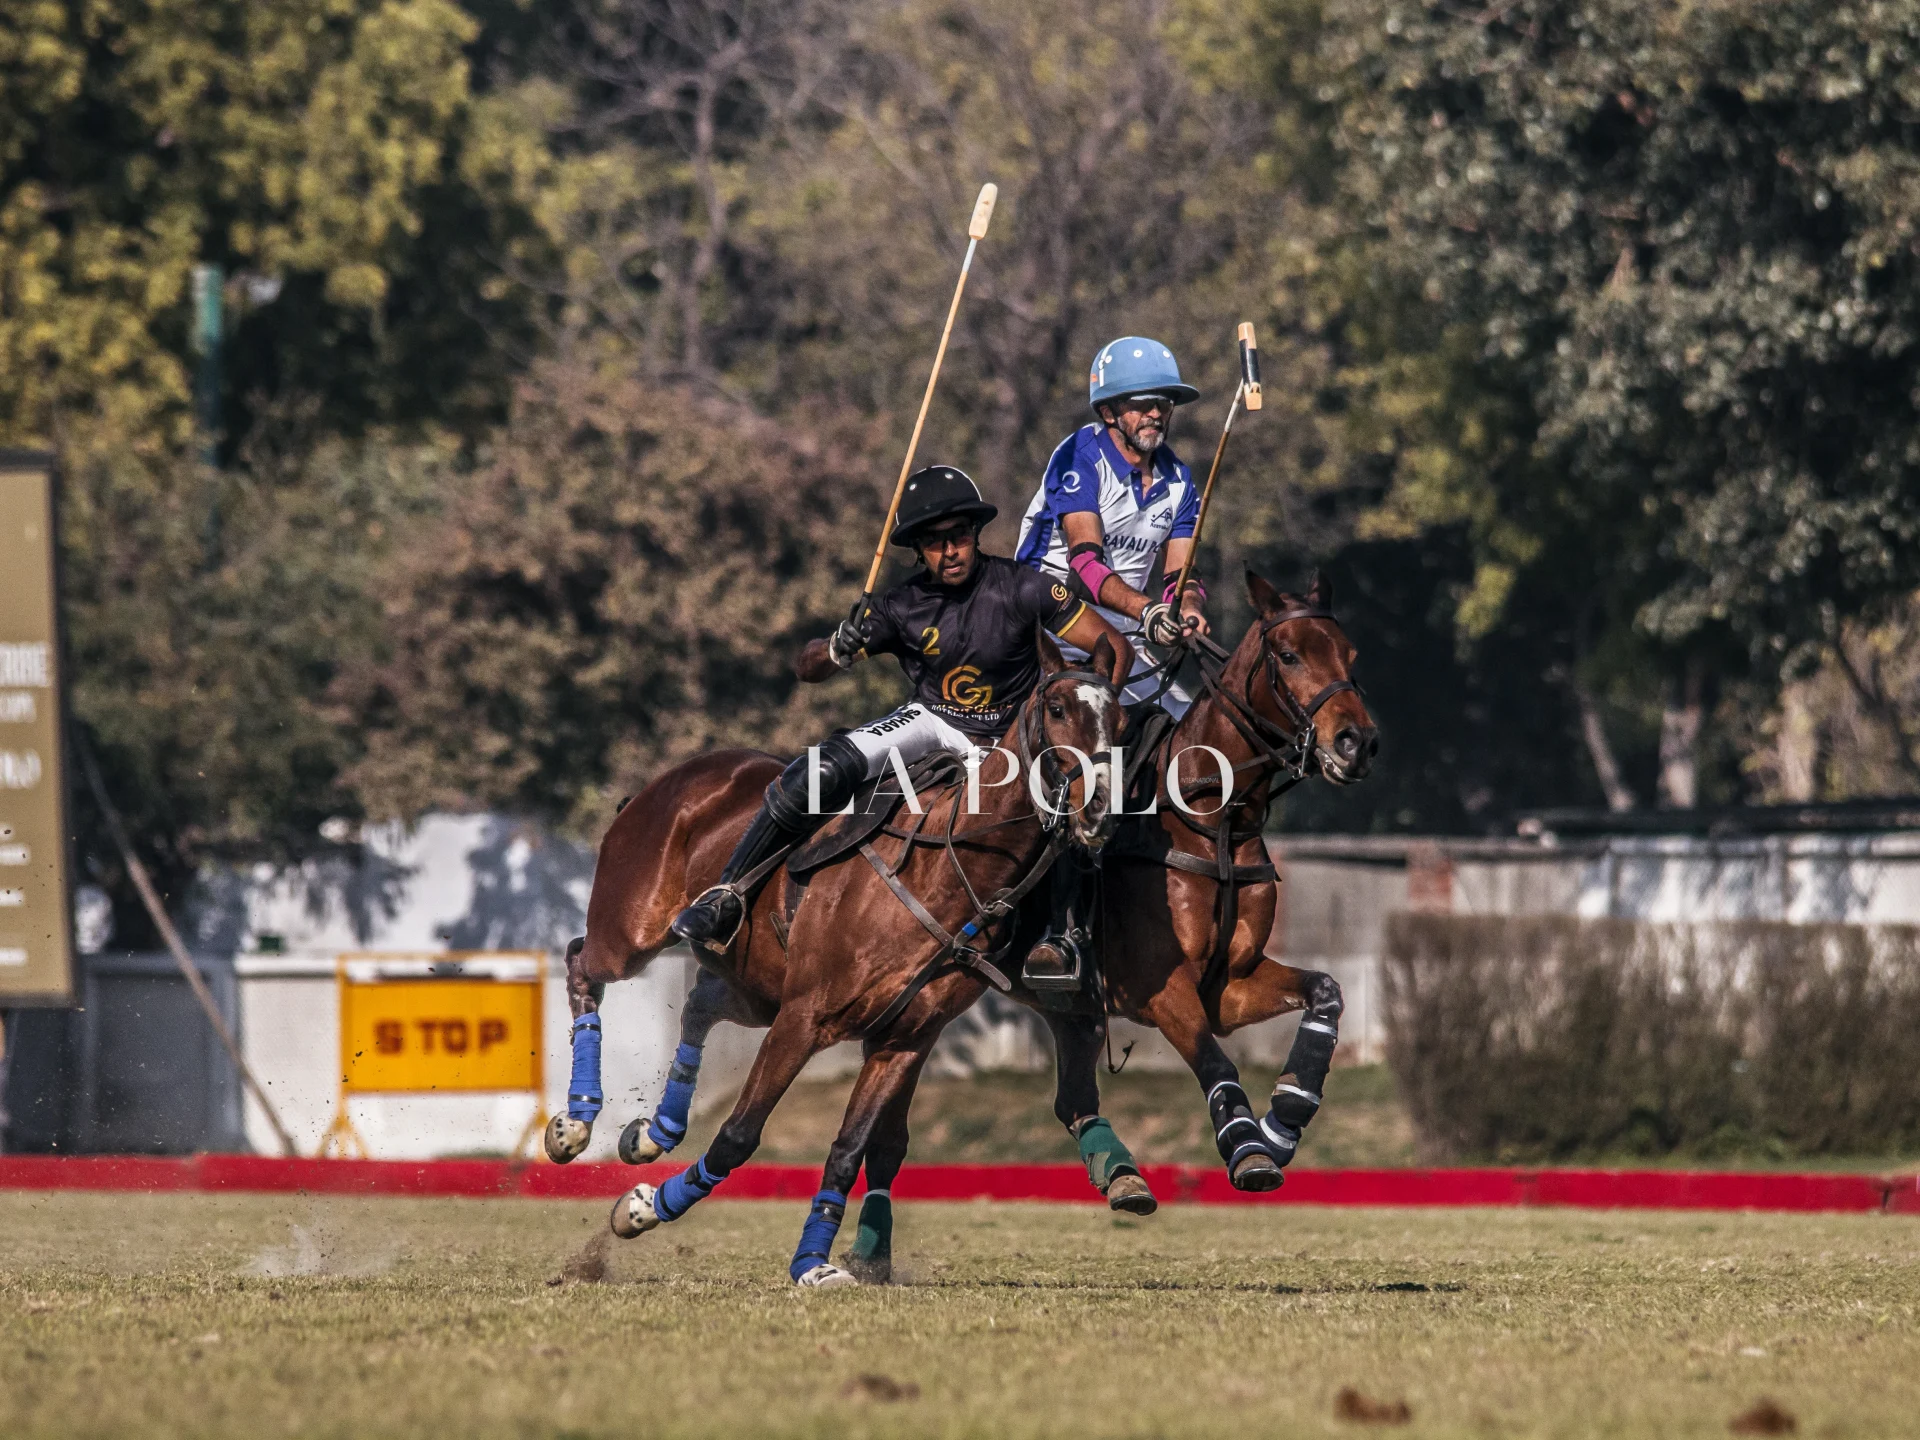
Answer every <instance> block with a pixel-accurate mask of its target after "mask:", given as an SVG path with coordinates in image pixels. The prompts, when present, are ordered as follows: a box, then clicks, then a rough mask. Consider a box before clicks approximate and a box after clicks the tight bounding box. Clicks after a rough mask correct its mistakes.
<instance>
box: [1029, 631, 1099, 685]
mask: <svg viewBox="0 0 1920 1440" xmlns="http://www.w3.org/2000/svg"><path fill="white" fill-rule="evenodd" d="M1035 628H1036V629H1039V630H1040V639H1039V646H1040V673H1041V674H1042V675H1058V674H1059V673H1060V672H1061V671H1062V670H1064V669H1066V668H1067V662H1066V659H1065V657H1064V656H1062V655H1061V653H1060V647H1059V646H1058V645H1056V644H1054V643H1053V636H1051V635H1049V634H1048V633H1047V632H1046V631H1045V630H1044V629H1041V628H1040V627H1037V626H1036V627H1035ZM1101 638H1102V639H1104V638H1105V637H1104V636H1102V637H1101Z"/></svg>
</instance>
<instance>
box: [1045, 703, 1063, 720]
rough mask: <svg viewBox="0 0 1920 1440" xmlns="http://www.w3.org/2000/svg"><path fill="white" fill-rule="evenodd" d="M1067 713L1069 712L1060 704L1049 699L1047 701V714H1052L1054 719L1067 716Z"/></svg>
mask: <svg viewBox="0 0 1920 1440" xmlns="http://www.w3.org/2000/svg"><path fill="white" fill-rule="evenodd" d="M1066 713H1067V712H1066V711H1065V710H1064V709H1062V708H1061V707H1060V706H1059V705H1058V704H1056V703H1054V702H1053V701H1051V700H1049V701H1048V702H1047V714H1049V715H1051V716H1052V717H1053V718H1054V719H1056V720H1059V719H1062V718H1064V717H1065V715H1066Z"/></svg>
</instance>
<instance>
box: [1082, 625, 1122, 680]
mask: <svg viewBox="0 0 1920 1440" xmlns="http://www.w3.org/2000/svg"><path fill="white" fill-rule="evenodd" d="M1117 658H1118V657H1117V656H1115V655H1114V653H1113V642H1112V641H1111V640H1109V639H1108V638H1107V637H1106V636H1104V635H1102V636H1101V637H1100V638H1099V639H1098V640H1096V641H1094V642H1093V654H1091V655H1089V656H1088V657H1087V668H1088V669H1089V670H1091V671H1093V673H1094V674H1096V675H1111V674H1113V662H1114V660H1115V659H1117Z"/></svg>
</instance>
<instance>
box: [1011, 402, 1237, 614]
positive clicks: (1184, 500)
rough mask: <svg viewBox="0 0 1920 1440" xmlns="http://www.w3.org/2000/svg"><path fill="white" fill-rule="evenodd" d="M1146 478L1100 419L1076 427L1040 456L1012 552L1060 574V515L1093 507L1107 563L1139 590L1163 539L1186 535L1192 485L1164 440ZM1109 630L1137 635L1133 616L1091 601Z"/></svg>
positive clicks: (1196, 505) (1193, 502) (1063, 544)
mask: <svg viewBox="0 0 1920 1440" xmlns="http://www.w3.org/2000/svg"><path fill="white" fill-rule="evenodd" d="M1152 469H1153V476H1152V479H1151V483H1148V482H1147V480H1146V477H1143V476H1142V475H1141V473H1140V472H1139V471H1138V470H1135V469H1134V468H1133V467H1132V466H1131V465H1129V464H1128V463H1127V462H1126V461H1125V460H1124V459H1122V458H1121V455H1120V451H1119V449H1118V448H1117V447H1116V446H1115V445H1114V443H1113V437H1112V436H1111V435H1109V434H1108V433H1107V427H1106V426H1104V425H1097V424H1096V425H1083V426H1081V427H1080V429H1078V430H1076V431H1074V432H1073V434H1071V435H1069V436H1068V437H1067V438H1066V439H1064V440H1062V441H1061V442H1060V445H1059V448H1057V449H1056V450H1055V451H1054V452H1053V458H1052V459H1051V460H1049V461H1048V462H1047V473H1046V477H1045V478H1044V479H1043V480H1042V481H1041V482H1040V490H1039V493H1038V494H1036V495H1035V496H1034V497H1033V501H1032V503H1031V504H1029V505H1028V506H1027V513H1026V515H1025V516H1024V517H1023V518H1022V519H1021V521H1020V545H1019V548H1018V549H1017V550H1015V552H1014V558H1015V559H1016V560H1018V561H1020V563H1021V564H1023V565H1030V566H1032V567H1033V568H1034V569H1035V570H1039V571H1042V572H1044V573H1046V574H1049V575H1054V576H1058V577H1059V578H1061V579H1067V578H1068V577H1069V576H1070V574H1071V572H1070V571H1069V570H1068V569H1067V549H1068V546H1067V532H1066V529H1065V527H1064V526H1063V525H1062V524H1061V517H1062V516H1065V515H1070V514H1072V513H1073V512H1075V511H1077V510H1079V511H1087V510H1091V511H1096V512H1098V514H1099V516H1100V528H1101V530H1102V532H1103V533H1104V534H1105V536H1106V547H1107V564H1108V566H1109V567H1110V568H1111V569H1112V570H1113V573H1114V574H1116V575H1118V576H1119V577H1120V578H1121V579H1122V580H1124V581H1126V582H1127V584H1129V585H1131V586H1132V587H1133V588H1134V589H1136V590H1141V591H1144V590H1145V589H1146V588H1147V581H1148V579H1149V577H1150V576H1152V574H1153V567H1154V564H1155V562H1156V561H1157V560H1158V559H1159V558H1160V550H1161V547H1163V546H1164V545H1165V544H1166V543H1167V541H1169V540H1177V539H1181V538H1184V537H1187V536H1191V535H1192V534H1193V525H1194V521H1195V519H1197V518H1198V516H1199V514H1200V489H1199V487H1198V486H1197V485H1195V484H1194V483H1193V475H1192V473H1191V472H1190V471H1189V470H1188V469H1187V467H1186V465H1185V464H1183V463H1182V462H1181V460H1180V457H1179V456H1178V455H1175V454H1174V453H1173V450H1172V448H1171V447H1170V446H1167V445H1162V446H1161V447H1160V448H1159V450H1157V451H1155V452H1154V455H1153V460H1152ZM1099 608H1100V613H1101V614H1102V615H1104V616H1106V618H1107V620H1108V622H1109V623H1111V624H1112V625H1113V626H1114V627H1115V628H1116V629H1119V630H1121V631H1124V632H1126V633H1128V634H1137V633H1138V632H1139V629H1140V622H1139V621H1137V620H1130V619H1128V618H1127V617H1126V616H1124V615H1121V614H1118V613H1116V612H1115V611H1112V610H1108V609H1107V608H1105V607H1104V606H1101V607H1099Z"/></svg>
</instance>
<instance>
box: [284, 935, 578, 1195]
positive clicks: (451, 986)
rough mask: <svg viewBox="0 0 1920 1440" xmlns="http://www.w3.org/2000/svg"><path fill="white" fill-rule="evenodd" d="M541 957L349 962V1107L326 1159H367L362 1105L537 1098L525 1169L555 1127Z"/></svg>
mask: <svg viewBox="0 0 1920 1440" xmlns="http://www.w3.org/2000/svg"><path fill="white" fill-rule="evenodd" d="M546 963H547V957H546V956H545V955H544V954H541V953H540V952H538V951H451V952H447V953H444V954H429V955H393V954H385V955H342V956H341V957H340V959H339V962H338V964H337V966H336V967H335V976H336V986H337V989H338V993H339V1010H340V1098H339V1104H338V1106H337V1108H336V1109H335V1111H334V1117H333V1124H332V1125H331V1126H329V1127H328V1129H327V1133H326V1137H325V1138H324V1139H322V1140H321V1142H320V1152H319V1153H320V1154H321V1155H323V1156H324V1155H330V1154H334V1153H338V1154H341V1155H349V1154H353V1153H355V1152H358V1153H359V1154H360V1155H362V1156H364V1155H366V1153H367V1145H366V1141H365V1140H364V1139H362V1138H361V1135H360V1132H359V1131H358V1130H356V1129H355V1128H354V1124H353V1117H352V1115H351V1114H350V1113H349V1109H348V1102H349V1100H350V1099H351V1097H353V1096H355V1095H421V1094H441V1093H451V1094H473V1093H479V1092H487V1093H495V1094H511V1093H515V1092H527V1093H531V1094H532V1095H533V1097H534V1114H533V1118H532V1119H531V1120H529V1121H528V1122H527V1125H526V1128H525V1129H524V1130H522V1131H521V1132H520V1138H519V1140H518V1141H517V1142H516V1143H515V1145H514V1147H513V1157H514V1158H515V1159H518V1158H519V1157H520V1155H521V1153H522V1152H523V1151H524V1150H525V1149H526V1148H527V1142H528V1141H529V1140H531V1139H532V1138H533V1137H534V1136H535V1135H537V1134H539V1133H540V1131H541V1129H542V1128H543V1127H544V1126H545V1125H546V1123H547V1110H546V1068H545V1065H544V1063H543V1062H544V1054H545V1048H544V1035H543V1033H542V1023H541V1022H542V1013H541V997H542V986H543V982H544V978H545V973H546Z"/></svg>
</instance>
